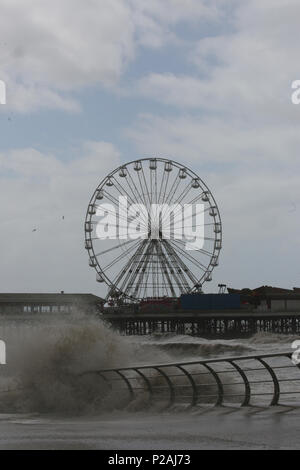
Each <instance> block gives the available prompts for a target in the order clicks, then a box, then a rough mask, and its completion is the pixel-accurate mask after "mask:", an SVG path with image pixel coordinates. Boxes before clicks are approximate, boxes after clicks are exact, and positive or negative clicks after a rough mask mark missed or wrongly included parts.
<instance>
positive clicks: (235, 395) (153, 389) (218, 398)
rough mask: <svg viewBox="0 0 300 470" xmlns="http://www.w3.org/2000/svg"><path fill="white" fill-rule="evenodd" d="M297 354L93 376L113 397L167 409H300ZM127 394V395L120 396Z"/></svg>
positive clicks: (144, 367) (168, 365) (137, 368)
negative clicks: (225, 406)
mask: <svg viewBox="0 0 300 470" xmlns="http://www.w3.org/2000/svg"><path fill="white" fill-rule="evenodd" d="M291 355H292V353H290V352H286V353H276V354H260V355H252V356H237V357H228V358H218V359H209V360H198V361H186V362H172V363H164V364H149V365H138V366H133V367H120V368H114V369H103V370H98V371H89V372H85V374H98V376H99V377H101V379H102V380H104V381H105V383H106V384H107V386H108V387H109V393H110V394H115V395H116V396H119V397H120V396H121V397H122V398H123V399H124V396H126V400H128V401H134V400H138V399H142V400H143V401H144V402H146V403H149V404H151V403H153V404H154V403H163V405H164V406H166V407H170V406H171V405H175V404H179V403H183V404H185V405H189V406H196V405H206V404H210V405H216V406H220V405H223V404H236V405H240V406H248V405H257V406H267V405H271V406H275V405H281V404H286V405H292V406H299V405H300V370H299V367H298V366H296V365H294V364H293V363H292V361H291ZM120 394H121V395H120Z"/></svg>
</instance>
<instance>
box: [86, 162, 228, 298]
mask: <svg viewBox="0 0 300 470" xmlns="http://www.w3.org/2000/svg"><path fill="white" fill-rule="evenodd" d="M195 208H196V209H195ZM84 229H85V248H86V250H87V252H88V254H89V264H90V266H91V267H93V268H94V269H95V270H96V273H97V275H96V279H97V281H98V282H100V283H103V282H104V283H106V284H107V285H108V287H109V291H108V297H109V298H112V299H114V300H117V299H129V300H131V301H135V300H141V299H145V298H162V297H173V298H174V297H178V296H180V295H181V294H184V293H188V292H196V291H199V290H201V287H202V285H203V283H204V282H209V281H211V280H212V271H213V269H214V267H215V266H217V265H218V258H219V253H220V250H221V248H222V224H221V218H220V213H219V209H218V206H217V204H216V201H215V199H214V197H213V195H212V193H211V192H210V190H209V189H208V187H207V186H206V184H205V183H204V182H203V181H202V180H201V179H200V178H199V177H198V176H197V175H196V174H195V173H194V172H193V171H192V170H190V169H189V168H187V167H186V166H184V165H181V164H179V163H177V162H175V161H172V160H168V159H165V158H144V159H139V160H135V161H132V162H129V163H125V164H123V165H121V166H120V167H118V168H116V169H115V170H113V171H112V172H111V173H109V174H108V175H107V176H106V177H105V178H104V179H103V180H102V181H101V183H100V184H99V185H98V187H97V188H96V189H95V191H94V193H93V195H92V197H91V200H90V202H89V205H88V209H87V213H86V219H85V226H84Z"/></svg>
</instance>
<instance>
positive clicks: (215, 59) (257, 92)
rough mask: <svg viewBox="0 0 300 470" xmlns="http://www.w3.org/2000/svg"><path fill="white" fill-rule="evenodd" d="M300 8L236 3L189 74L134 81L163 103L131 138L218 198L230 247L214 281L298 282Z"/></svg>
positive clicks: (201, 45) (198, 49)
mask: <svg viewBox="0 0 300 470" xmlns="http://www.w3.org/2000/svg"><path fill="white" fill-rule="evenodd" d="M299 11H300V7H299V4H298V2H295V1H293V0H290V1H286V2H284V3H282V2H279V1H275V2H273V1H268V0H267V1H266V2H259V1H258V0H252V1H249V2H236V5H235V7H234V9H233V12H232V28H230V30H228V31H227V32H226V33H224V32H223V31H222V32H217V33H216V34H215V35H211V36H206V37H204V38H202V39H200V40H198V41H197V42H196V43H195V44H194V47H193V48H192V49H191V51H190V54H189V57H188V60H189V62H190V64H193V65H194V67H195V68H194V70H193V73H192V71H191V70H190V67H189V73H187V69H184V68H183V73H181V74H174V73H169V72H166V73H157V72H155V71H152V72H151V73H150V74H148V75H145V76H144V77H142V78H141V79H139V80H138V82H137V84H136V86H135V93H137V94H138V95H140V96H143V97H147V98H149V99H150V100H155V101H157V103H159V104H160V107H159V112H157V113H155V111H153V110H152V111H151V113H140V115H139V116H138V118H136V120H135V122H134V124H133V125H131V126H130V127H128V128H127V130H126V136H127V137H128V138H130V139H131V141H132V142H133V143H134V145H135V147H136V148H137V149H138V151H139V152H140V153H142V154H145V153H146V154H148V155H151V154H153V155H160V156H165V157H170V158H174V159H175V160H178V161H180V162H184V163H186V164H187V165H188V166H191V167H192V168H193V169H194V170H195V171H196V172H198V173H199V176H200V177H202V178H203V179H204V181H205V182H206V183H207V184H208V186H209V187H210V188H211V190H212V192H213V193H214V195H215V196H216V199H217V202H218V204H219V206H220V209H221V216H222V219H223V225H224V248H223V250H222V253H221V262H220V267H219V268H218V269H217V270H216V272H215V274H214V279H215V284H216V283H217V282H218V281H225V282H228V280H229V282H230V283H231V284H232V285H234V284H235V285H237V286H239V287H243V286H245V285H247V284H250V286H252V287H254V286H255V285H258V284H266V283H270V284H275V285H276V284H277V285H280V284H282V285H285V286H291V285H293V284H299V272H298V269H297V263H296V258H295V253H297V251H298V250H299V244H300V243H299V241H298V237H297V235H296V234H297V233H298V232H299V230H300V221H299V220H300V219H299V217H298V211H299V207H300V189H299V188H300V186H299V170H300V159H299V150H298V149H299V120H300V115H299V112H300V111H299V110H300V107H298V106H295V105H293V104H292V103H291V92H292V90H291V83H292V81H293V80H295V79H298V78H299V71H298V65H297V62H296V61H295V57H297V54H298V52H297V40H296V38H297V37H298V36H299V26H298V20H297V18H298V16H299ZM162 105H163V106H162ZM297 279H298V281H297Z"/></svg>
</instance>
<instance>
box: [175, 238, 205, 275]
mask: <svg viewBox="0 0 300 470" xmlns="http://www.w3.org/2000/svg"><path fill="white" fill-rule="evenodd" d="M170 242H171V244H173V242H174V240H170ZM175 246H176V245H175ZM176 249H177V250H178V251H179V252H180V253H181V254H182V256H184V257H185V258H186V259H187V260H188V261H190V262H191V263H193V264H194V265H195V266H197V267H198V268H200V269H201V270H202V271H205V272H206V271H207V267H206V266H205V265H204V264H202V263H200V261H198V260H196V259H195V258H193V257H192V256H191V255H190V254H188V253H187V252H186V251H185V250H183V249H182V248H180V247H179V246H176Z"/></svg>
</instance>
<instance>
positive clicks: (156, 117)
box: [0, 0, 300, 295]
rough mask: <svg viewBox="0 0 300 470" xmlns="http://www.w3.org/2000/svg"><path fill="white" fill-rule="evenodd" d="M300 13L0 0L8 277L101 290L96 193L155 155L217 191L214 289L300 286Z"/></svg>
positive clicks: (0, 202)
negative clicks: (90, 233)
mask: <svg viewBox="0 0 300 470" xmlns="http://www.w3.org/2000/svg"><path fill="white" fill-rule="evenodd" d="M299 18H300V3H299V0H264V1H262V0H247V1H245V0H206V1H205V0H81V1H79V0H52V1H51V2H45V1H42V0H0V79H2V80H4V81H5V82H6V85H7V104H6V105H0V178H1V180H0V184H1V186H0V187H1V198H0V213H1V261H0V281H1V282H0V291H1V292H47V291H48V292H56V291H60V290H65V291H66V292H93V293H96V294H99V295H104V293H105V292H106V289H105V287H102V286H101V287H100V286H99V285H98V284H97V283H96V281H95V273H94V271H93V270H92V269H91V268H90V267H89V266H88V258H87V253H86V251H85V249H84V242H83V239H84V234H83V222H84V217H85V211H86V206H87V204H88V201H89V198H90V196H91V194H92V192H93V190H94V188H95V186H96V185H97V184H98V183H99V182H100V180H101V179H102V178H103V177H104V176H105V175H106V174H107V173H108V172H109V171H110V170H113V169H114V168H115V167H116V166H118V165H119V164H120V162H126V161H130V160H134V159H136V158H139V157H146V156H152V155H154V156H161V157H170V158H173V159H174V160H177V161H179V162H181V163H183V164H186V165H188V166H189V167H191V168H192V169H193V170H194V171H196V172H197V173H198V174H199V176H200V177H201V178H202V179H203V180H204V181H205V182H206V184H207V185H208V187H209V188H210V189H211V191H212V192H213V194H214V196H215V198H216V200H217V202H218V205H219V208H220V212H221V217H222V221H223V230H224V244H223V250H222V251H221V255H220V266H219V267H218V268H217V269H215V271H214V274H213V279H214V281H213V283H211V284H210V285H209V286H208V287H206V291H209V290H214V289H216V285H217V284H218V283H219V282H224V283H226V284H228V285H230V286H233V287H246V286H249V287H255V286H258V285H261V284H268V285H276V286H283V287H293V286H300V265H299V252H300V238H299V229H300V222H299V215H300V185H299V169H300V158H299V153H300V133H299V128H300V126H299V124H300V105H298V106H297V105H294V104H292V101H291V94H292V89H291V84H292V82H293V80H296V79H300V66H299V43H300V41H299V40H300V28H299ZM62 216H64V219H62ZM34 228H37V230H36V231H35V232H33V231H32V230H33V229H34Z"/></svg>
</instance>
